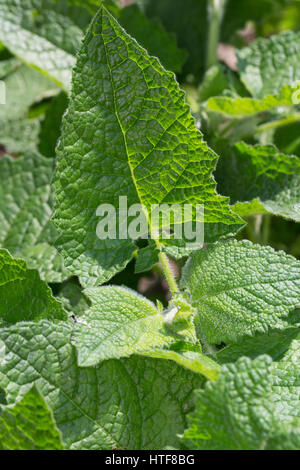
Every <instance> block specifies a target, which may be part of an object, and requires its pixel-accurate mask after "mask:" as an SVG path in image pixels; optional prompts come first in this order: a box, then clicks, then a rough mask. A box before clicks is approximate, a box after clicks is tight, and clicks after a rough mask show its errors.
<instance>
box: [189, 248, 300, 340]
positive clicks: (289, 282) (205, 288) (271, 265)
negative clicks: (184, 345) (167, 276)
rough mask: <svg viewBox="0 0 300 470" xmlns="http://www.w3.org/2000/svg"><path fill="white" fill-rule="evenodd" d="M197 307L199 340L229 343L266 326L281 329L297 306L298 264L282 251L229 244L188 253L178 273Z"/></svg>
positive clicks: (299, 293)
mask: <svg viewBox="0 0 300 470" xmlns="http://www.w3.org/2000/svg"><path fill="white" fill-rule="evenodd" d="M182 286H183V287H185V288H186V289H188V291H189V292H190V295H191V301H192V305H193V306H194V307H195V308H197V310H198V315H197V327H198V330H199V334H200V336H201V335H203V336H204V338H206V340H207V341H208V342H210V343H221V342H222V341H224V342H230V341H233V342H235V341H236V340H237V339H238V338H241V337H242V336H246V335H251V334H253V333H255V332H256V331H257V332H258V331H260V332H266V331H268V329H269V328H279V329H280V328H281V329H282V328H284V327H285V326H286V325H287V318H286V317H287V316H288V314H289V312H291V311H292V310H294V309H295V308H296V307H297V306H299V305H300V297H299V296H300V262H299V261H297V260H296V259H295V258H293V257H292V256H288V255H286V254H285V253H284V252H282V251H280V252H276V251H275V250H273V249H272V248H270V247H267V246H260V245H253V244H252V243H251V242H249V241H246V240H245V241H241V242H237V241H236V240H230V241H228V242H224V243H217V244H215V245H210V246H208V247H207V248H205V249H202V250H200V251H198V252H197V253H194V254H193V255H192V256H191V258H190V260H189V261H188V263H187V265H186V266H185V268H184V272H183V281H182Z"/></svg>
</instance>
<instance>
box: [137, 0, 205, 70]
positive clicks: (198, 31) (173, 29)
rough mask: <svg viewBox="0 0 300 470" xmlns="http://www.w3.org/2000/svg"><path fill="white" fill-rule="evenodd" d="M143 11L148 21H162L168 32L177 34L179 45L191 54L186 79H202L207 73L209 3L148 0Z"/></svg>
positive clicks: (186, 0)
mask: <svg viewBox="0 0 300 470" xmlns="http://www.w3.org/2000/svg"><path fill="white" fill-rule="evenodd" d="M143 9H144V11H145V13H146V15H147V16H148V17H149V18H159V19H160V21H161V22H162V24H163V25H164V27H165V28H166V30H167V31H168V32H170V33H174V34H175V35H176V37H177V41H178V45H179V47H181V48H182V49H185V50H187V51H188V53H189V56H188V59H187V61H186V63H185V65H184V69H183V73H184V75H187V74H193V75H194V76H195V77H196V78H197V79H199V78H200V77H201V76H202V74H203V73H204V64H205V48H204V44H205V41H206V35H207V6H206V1H199V0H185V1H184V2H182V0H164V1H163V2H162V1H160V0H151V1H150V0H146V1H143Z"/></svg>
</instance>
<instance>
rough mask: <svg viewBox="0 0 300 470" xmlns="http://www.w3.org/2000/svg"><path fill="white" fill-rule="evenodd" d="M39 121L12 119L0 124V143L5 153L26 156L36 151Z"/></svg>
mask: <svg viewBox="0 0 300 470" xmlns="http://www.w3.org/2000/svg"><path fill="white" fill-rule="evenodd" d="M39 132H40V119H24V118H21V119H12V120H5V121H2V122H1V126H0V142H1V144H2V145H3V146H4V147H5V150H6V152H7V153H12V154H22V155H24V154H26V153H32V152H34V153H35V152H36V151H37V146H38V140H39V139H38V137H39Z"/></svg>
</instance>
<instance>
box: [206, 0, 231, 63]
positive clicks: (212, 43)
mask: <svg viewBox="0 0 300 470" xmlns="http://www.w3.org/2000/svg"><path fill="white" fill-rule="evenodd" d="M226 1H227V0H209V3H208V16H209V32H208V40H207V56H206V70H208V69H209V68H210V67H212V66H213V65H216V64H217V62H218V44H219V39H220V28H221V23H222V19H223V14H224V11H225V5H226Z"/></svg>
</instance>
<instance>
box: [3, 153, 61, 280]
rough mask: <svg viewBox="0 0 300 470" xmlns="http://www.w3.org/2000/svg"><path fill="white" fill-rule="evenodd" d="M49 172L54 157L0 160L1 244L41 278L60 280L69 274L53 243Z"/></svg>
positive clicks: (4, 158)
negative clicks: (33, 269) (38, 272)
mask: <svg viewBox="0 0 300 470" xmlns="http://www.w3.org/2000/svg"><path fill="white" fill-rule="evenodd" d="M52 172H53V160H51V159H48V158H44V157H41V156H39V155H37V154H33V155H27V156H25V157H22V158H19V159H18V160H15V161H14V160H12V159H11V158H9V157H3V158H1V159H0V173H1V182H0V246H1V247H2V248H6V249H8V250H9V251H10V252H11V253H12V254H13V255H16V256H20V257H24V258H25V259H27V261H28V266H29V267H32V268H36V269H38V270H40V274H41V276H42V278H43V279H44V280H46V281H48V282H61V281H62V280H63V279H66V278H67V277H68V276H69V273H68V272H67V270H66V269H65V267H64V264H63V259H62V258H61V256H60V255H59V254H58V252H57V250H56V248H55V247H54V246H53V244H54V240H55V238H56V236H57V235H56V231H55V229H54V227H53V225H52V223H51V222H50V216H51V212H52V196H51V190H50V181H51V178H52ZM45 261H46V262H45Z"/></svg>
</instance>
